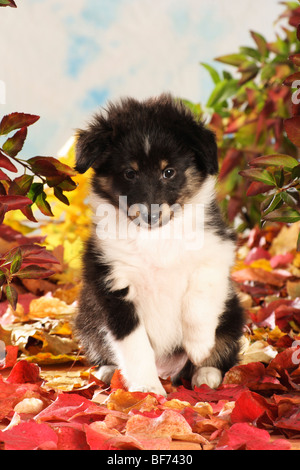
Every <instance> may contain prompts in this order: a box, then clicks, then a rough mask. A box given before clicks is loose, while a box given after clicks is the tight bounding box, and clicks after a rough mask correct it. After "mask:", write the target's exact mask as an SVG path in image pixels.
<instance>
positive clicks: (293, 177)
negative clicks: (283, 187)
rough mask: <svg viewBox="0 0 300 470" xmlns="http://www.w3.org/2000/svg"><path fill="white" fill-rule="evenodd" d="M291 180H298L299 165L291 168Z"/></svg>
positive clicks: (299, 173) (299, 174)
mask: <svg viewBox="0 0 300 470" xmlns="http://www.w3.org/2000/svg"><path fill="white" fill-rule="evenodd" d="M291 178H292V180H294V179H295V178H300V165H297V166H295V167H294V168H293V170H292V176H291Z"/></svg>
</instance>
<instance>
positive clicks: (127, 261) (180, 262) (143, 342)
mask: <svg viewBox="0 0 300 470" xmlns="http://www.w3.org/2000/svg"><path fill="white" fill-rule="evenodd" d="M214 186H215V178H214V177H209V178H208V179H207V180H206V181H205V182H204V183H203V185H202V187H201V189H200V191H199V192H198V194H197V195H196V197H194V199H193V201H191V203H192V204H194V205H195V204H204V207H208V205H209V203H210V202H211V200H212V199H213V198H214V191H215V190H214ZM91 202H92V205H93V206H94V209H95V212H96V210H97V207H98V205H99V204H101V203H102V204H103V203H104V202H106V203H107V201H104V200H102V199H100V198H99V196H97V195H95V194H94V195H93V196H92V198H91ZM187 210H190V214H188V217H192V218H193V217H194V215H195V211H194V210H191V206H190V208H188V209H187ZM208 214H209V213H207V212H205V216H206V217H208V216H209V215H208ZM186 215H187V214H186ZM94 222H95V223H96V224H97V223H98V222H99V219H98V218H97V217H95V219H94ZM191 222H193V223H194V224H195V223H197V221H196V220H193V221H191ZM198 222H199V221H198ZM202 222H203V221H202ZM170 224H175V221H174V220H171V222H170ZM142 230H143V229H140V230H138V231H135V234H134V235H132V237H131V238H130V239H124V240H122V239H118V238H117V239H109V238H108V239H107V240H101V241H100V240H99V243H101V250H102V253H104V255H103V257H102V260H103V259H104V261H105V262H107V263H109V265H110V267H111V268H112V275H111V276H110V279H109V283H110V286H111V288H112V289H122V288H125V287H129V292H128V300H131V301H132V302H133V303H134V304H135V307H136V311H137V314H138V316H139V319H140V326H138V327H137V328H136V329H135V330H134V331H133V332H132V333H131V334H130V335H129V336H127V337H126V338H125V339H123V340H121V341H117V340H115V338H112V337H110V338H108V339H109V341H110V344H111V345H112V347H113V350H114V353H115V359H116V361H117V362H116V363H117V364H118V365H119V367H120V368H121V369H122V372H123V375H124V377H125V379H126V380H127V384H128V386H129V389H130V390H145V387H146V389H147V390H148V391H153V392H155V393H163V394H164V390H163V387H162V386H161V384H160V381H159V379H158V373H159V374H160V376H162V377H167V376H168V375H170V373H172V375H173V374H174V370H176V364H174V363H172V362H170V360H168V359H167V357H168V354H170V353H171V351H172V350H174V348H175V347H176V345H178V344H182V345H183V346H184V348H185V350H186V353H187V356H188V357H189V358H190V359H191V361H192V362H193V363H194V364H195V365H196V366H199V369H197V370H196V372H195V373H194V376H193V381H192V382H193V385H200V384H201V383H207V384H208V385H209V386H211V387H216V386H217V385H218V384H219V383H220V382H221V380H222V375H221V372H220V371H218V369H214V368H207V367H206V368H202V369H203V370H202V369H201V363H202V362H203V360H204V359H206V358H207V357H208V355H209V352H210V350H211V349H212V348H213V346H214V341H215V330H216V327H217V324H218V320H219V316H220V315H221V314H222V311H223V307H224V303H225V301H226V298H227V295H228V292H229V291H230V289H229V271H230V266H231V265H232V263H233V260H234V244H233V242H231V241H229V240H227V241H222V239H220V237H218V236H217V235H215V234H214V233H213V231H212V230H210V229H208V228H206V229H205V231H204V240H203V243H202V242H201V243H200V244H198V246H195V247H194V249H190V247H187V244H186V240H184V239H179V240H178V239H174V238H173V239H171V240H170V239H163V236H158V235H162V234H163V230H165V227H161V228H156V229H154V230H152V232H153V234H154V236H153V238H154V239H150V240H149V239H146V240H145V239H144V237H143V236H142ZM155 231H158V232H156V234H155V233H154V232H155ZM159 231H160V232H159ZM155 238H157V239H155ZM184 360H185V357H183V356H181V357H179V358H178V364H177V369H178V372H179V370H180V369H181V368H182V365H183V363H184ZM106 372H107V371H106Z"/></svg>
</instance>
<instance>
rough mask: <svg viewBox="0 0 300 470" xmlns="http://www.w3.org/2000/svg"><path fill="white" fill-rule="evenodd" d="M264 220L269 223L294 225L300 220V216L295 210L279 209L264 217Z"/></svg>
mask: <svg viewBox="0 0 300 470" xmlns="http://www.w3.org/2000/svg"><path fill="white" fill-rule="evenodd" d="M263 219H264V220H267V221H269V222H285V223H287V224H293V223H295V222H298V221H299V220H300V214H299V212H298V211H295V210H293V209H282V210H280V209H278V210H275V211H273V212H271V213H270V214H267V215H266V216H264V217H263Z"/></svg>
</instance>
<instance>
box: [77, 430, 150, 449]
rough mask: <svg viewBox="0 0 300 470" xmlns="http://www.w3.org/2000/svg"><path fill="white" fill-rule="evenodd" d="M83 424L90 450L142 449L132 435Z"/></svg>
mask: <svg viewBox="0 0 300 470" xmlns="http://www.w3.org/2000/svg"><path fill="white" fill-rule="evenodd" d="M92 426H93V425H91V426H85V432H86V440H87V442H88V444H89V446H90V449H91V450H121V449H123V450H130V449H141V450H142V449H144V447H143V445H142V444H140V443H139V442H138V440H137V439H135V438H134V437H129V436H123V435H122V434H119V433H117V432H115V431H114V430H111V429H105V428H103V429H101V428H100V427H99V429H95V428H93V427H92Z"/></svg>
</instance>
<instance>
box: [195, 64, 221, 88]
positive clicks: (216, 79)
mask: <svg viewBox="0 0 300 470" xmlns="http://www.w3.org/2000/svg"><path fill="white" fill-rule="evenodd" d="M200 64H201V65H202V67H204V68H205V69H206V70H207V71H208V73H209V75H210V76H211V78H212V80H213V82H214V83H215V85H216V84H217V83H219V82H220V81H221V79H220V76H219V74H218V72H217V71H216V69H214V68H213V67H212V66H211V65H209V64H206V63H205V62H200Z"/></svg>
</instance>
